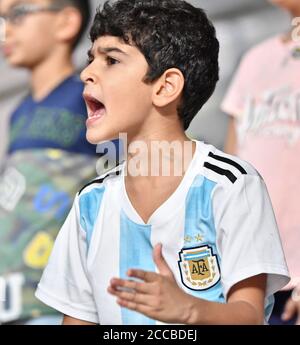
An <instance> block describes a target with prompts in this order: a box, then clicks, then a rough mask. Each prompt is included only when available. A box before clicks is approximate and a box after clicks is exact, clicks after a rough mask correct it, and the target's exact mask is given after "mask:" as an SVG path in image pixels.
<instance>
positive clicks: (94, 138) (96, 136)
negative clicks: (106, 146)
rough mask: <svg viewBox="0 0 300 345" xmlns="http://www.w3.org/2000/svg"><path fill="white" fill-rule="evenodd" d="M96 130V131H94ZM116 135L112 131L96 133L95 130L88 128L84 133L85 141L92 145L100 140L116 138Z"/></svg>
mask: <svg viewBox="0 0 300 345" xmlns="http://www.w3.org/2000/svg"><path fill="white" fill-rule="evenodd" d="M95 132H96V133H95ZM117 138H118V135H117V134H115V135H114V134H113V133H107V134H103V133H99V132H98V133H97V131H95V130H94V131H93V130H88V131H87V134H86V139H87V141H88V142H89V143H90V144H92V145H98V144H99V143H101V142H104V141H109V140H113V139H117Z"/></svg>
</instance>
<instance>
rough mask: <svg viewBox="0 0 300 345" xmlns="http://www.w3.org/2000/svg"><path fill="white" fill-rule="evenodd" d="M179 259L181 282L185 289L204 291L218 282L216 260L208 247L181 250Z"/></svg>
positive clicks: (218, 275) (218, 274) (218, 273)
mask: <svg viewBox="0 0 300 345" xmlns="http://www.w3.org/2000/svg"><path fill="white" fill-rule="evenodd" d="M179 258H180V260H179V261H178V265H179V269H180V274H181V280H182V283H183V284H184V285H185V286H186V287H187V288H189V289H191V290H196V291H201V290H206V289H209V288H211V287H212V286H214V285H216V284H217V283H218V281H219V280H220V269H219V263H218V258H217V256H216V255H213V252H212V248H211V247H210V246H207V245H205V246H200V247H196V248H185V249H182V250H181V251H180V253H179Z"/></svg>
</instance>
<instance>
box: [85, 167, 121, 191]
mask: <svg viewBox="0 0 300 345" xmlns="http://www.w3.org/2000/svg"><path fill="white" fill-rule="evenodd" d="M124 164H125V162H121V163H120V164H118V165H117V166H115V167H113V168H110V169H108V170H106V171H105V172H104V173H103V174H101V175H99V176H98V177H97V178H95V179H94V180H92V181H91V182H89V183H87V184H86V185H85V186H84V187H82V188H81V189H80V191H79V192H78V197H79V198H80V197H81V196H82V195H84V194H86V193H89V192H91V191H93V190H94V189H95V188H96V189H99V188H104V186H105V185H106V184H107V183H108V182H112V181H115V180H116V179H117V180H119V178H120V176H121V172H122V169H123V166H124Z"/></svg>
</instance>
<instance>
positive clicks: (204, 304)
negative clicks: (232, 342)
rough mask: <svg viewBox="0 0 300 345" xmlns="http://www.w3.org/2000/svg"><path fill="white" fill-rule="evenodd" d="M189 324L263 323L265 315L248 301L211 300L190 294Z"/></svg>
mask: <svg viewBox="0 0 300 345" xmlns="http://www.w3.org/2000/svg"><path fill="white" fill-rule="evenodd" d="M186 315H187V319H186V320H185V322H184V323H186V324H188V325H261V324H263V322H264V320H263V316H261V315H260V314H259V312H258V311H257V310H256V309H255V307H253V306H252V305H251V304H250V303H248V302H246V301H237V302H232V303H224V304H223V303H217V302H210V301H206V300H203V299H200V298H196V297H193V296H190V303H189V304H188V310H187V313H186Z"/></svg>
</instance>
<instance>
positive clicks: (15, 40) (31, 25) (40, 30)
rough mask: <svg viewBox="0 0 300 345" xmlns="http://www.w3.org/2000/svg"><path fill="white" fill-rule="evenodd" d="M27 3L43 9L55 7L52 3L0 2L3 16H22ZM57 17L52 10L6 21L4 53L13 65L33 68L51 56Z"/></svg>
mask: <svg viewBox="0 0 300 345" xmlns="http://www.w3.org/2000/svg"><path fill="white" fill-rule="evenodd" d="M28 4H29V5H32V4H33V5H38V6H40V7H43V8H47V7H48V6H50V5H52V4H51V1H50V0H24V1H23V0H0V15H3V16H4V17H5V16H9V15H10V14H13V13H22V9H24V8H26V5H28ZM23 5H24V6H23ZM18 10H19V12H18ZM56 15H57V12H53V11H37V12H36V13H27V14H24V15H23V16H19V17H16V18H15V20H7V22H6V39H5V42H4V44H3V47H2V51H3V54H4V56H5V57H6V59H7V60H8V62H9V63H10V64H11V65H13V66H16V67H26V68H33V67H34V66H35V65H37V64H39V63H40V62H41V61H43V60H44V59H45V58H46V57H48V56H49V55H50V54H51V51H52V49H53V46H54V44H55V35H54V34H55V33H54V31H55V30H54V29H53V20H55V16H56Z"/></svg>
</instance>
